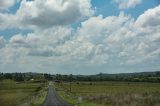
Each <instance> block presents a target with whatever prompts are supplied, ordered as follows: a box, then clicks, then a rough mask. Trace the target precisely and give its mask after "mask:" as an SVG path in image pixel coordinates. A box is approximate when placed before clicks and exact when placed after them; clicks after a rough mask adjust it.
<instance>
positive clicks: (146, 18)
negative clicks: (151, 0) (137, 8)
mask: <svg viewBox="0 0 160 106" xmlns="http://www.w3.org/2000/svg"><path fill="white" fill-rule="evenodd" d="M136 24H137V25H139V26H142V27H148V26H152V27H157V26H160V5H159V6H157V7H155V8H154V9H149V10H147V11H145V12H144V14H142V15H140V16H139V18H138V19H137V21H136Z"/></svg>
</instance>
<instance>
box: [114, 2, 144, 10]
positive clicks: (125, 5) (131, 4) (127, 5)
mask: <svg viewBox="0 0 160 106" xmlns="http://www.w3.org/2000/svg"><path fill="white" fill-rule="evenodd" d="M113 1H114V2H115V3H117V4H118V5H119V8H120V9H127V8H134V7H135V6H137V5H138V4H140V3H141V2H142V0H113Z"/></svg>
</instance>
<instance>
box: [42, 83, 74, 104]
mask: <svg viewBox="0 0 160 106" xmlns="http://www.w3.org/2000/svg"><path fill="white" fill-rule="evenodd" d="M43 106H72V105H70V104H68V103H67V102H65V101H63V100H62V99H61V98H60V97H59V96H58V94H57V93H56V91H55V89H54V88H53V84H52V83H50V84H49V87H48V94H47V97H46V100H45V102H44V104H43Z"/></svg>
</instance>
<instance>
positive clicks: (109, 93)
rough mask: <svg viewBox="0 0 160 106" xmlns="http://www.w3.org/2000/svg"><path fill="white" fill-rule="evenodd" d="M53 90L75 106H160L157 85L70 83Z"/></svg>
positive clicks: (62, 84) (159, 86) (109, 82)
mask: <svg viewBox="0 0 160 106" xmlns="http://www.w3.org/2000/svg"><path fill="white" fill-rule="evenodd" d="M55 88H56V90H57V91H58V92H59V94H60V96H61V97H62V98H63V99H65V100H67V101H68V102H70V103H72V104H76V105H77V106H130V105H131V106H155V105H160V90H159V89H160V84H159V83H144V82H143V83H142V82H129V83H128V82H113V81H105V82H72V83H71V85H70V83H55ZM70 88H71V89H70ZM70 90H71V91H70Z"/></svg>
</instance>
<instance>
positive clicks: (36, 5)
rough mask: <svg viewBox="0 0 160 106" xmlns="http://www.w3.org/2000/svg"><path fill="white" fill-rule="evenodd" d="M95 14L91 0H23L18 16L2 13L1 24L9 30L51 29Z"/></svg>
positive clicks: (0, 15) (0, 16)
mask: <svg viewBox="0 0 160 106" xmlns="http://www.w3.org/2000/svg"><path fill="white" fill-rule="evenodd" d="M31 10H32V11H31ZM93 13H94V11H93V10H92V7H91V2H90V0H33V1H27V0H22V1H21V4H20V7H19V9H18V10H17V12H16V14H15V15H12V14H4V13H1V14H0V22H2V23H3V26H2V25H1V27H7V28H8V27H18V28H26V27H28V28H37V27H38V28H49V27H52V26H57V25H68V24H72V23H73V22H75V21H78V20H81V19H83V18H86V17H89V16H92V15H93ZM8 20H9V21H8ZM13 22H14V23H16V24H14V23H13Z"/></svg>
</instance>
